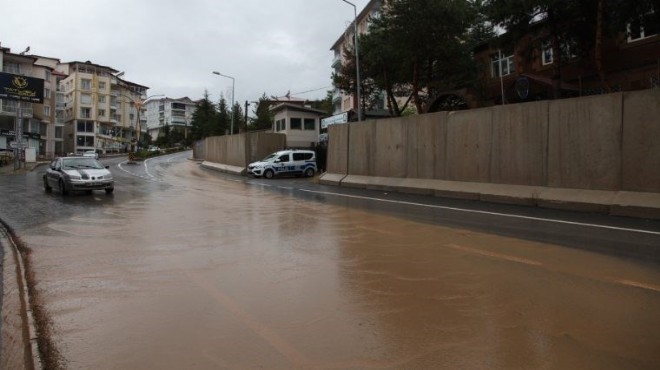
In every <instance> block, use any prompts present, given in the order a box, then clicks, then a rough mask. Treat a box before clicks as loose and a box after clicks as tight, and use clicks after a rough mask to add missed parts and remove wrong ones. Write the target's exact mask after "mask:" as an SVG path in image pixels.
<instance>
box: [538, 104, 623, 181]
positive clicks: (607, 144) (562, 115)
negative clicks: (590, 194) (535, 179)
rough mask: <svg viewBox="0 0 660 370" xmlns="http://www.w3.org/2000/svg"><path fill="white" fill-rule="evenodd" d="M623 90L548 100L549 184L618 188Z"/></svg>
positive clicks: (619, 179)
mask: <svg viewBox="0 0 660 370" xmlns="http://www.w3.org/2000/svg"><path fill="white" fill-rule="evenodd" d="M622 109H623V94H620V93H619V94H609V95H601V96H590V97H583V98H577V99H565V100H556V101H551V102H549V118H550V120H549V140H548V141H549V144H548V145H549V147H548V186H551V187H559V188H575V189H592V190H618V189H619V188H620V186H621V131H622V123H621V117H622V112H623V111H622Z"/></svg>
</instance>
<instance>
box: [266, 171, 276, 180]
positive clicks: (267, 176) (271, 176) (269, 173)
mask: <svg viewBox="0 0 660 370" xmlns="http://www.w3.org/2000/svg"><path fill="white" fill-rule="evenodd" d="M273 176H275V172H273V170H266V171H264V178H267V179H269V180H270V179H272V178H273Z"/></svg>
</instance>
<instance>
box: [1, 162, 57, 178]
mask: <svg viewBox="0 0 660 370" xmlns="http://www.w3.org/2000/svg"><path fill="white" fill-rule="evenodd" d="M48 163H50V162H48V161H40V162H33V163H21V168H18V169H16V170H14V163H9V164H7V165H4V166H0V176H2V175H16V174H20V173H26V172H31V171H34V170H35V169H36V168H37V167H40V166H43V165H46V164H48Z"/></svg>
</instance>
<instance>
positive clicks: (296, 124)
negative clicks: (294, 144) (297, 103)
mask: <svg viewBox="0 0 660 370" xmlns="http://www.w3.org/2000/svg"><path fill="white" fill-rule="evenodd" d="M291 130H302V119H300V118H291Z"/></svg>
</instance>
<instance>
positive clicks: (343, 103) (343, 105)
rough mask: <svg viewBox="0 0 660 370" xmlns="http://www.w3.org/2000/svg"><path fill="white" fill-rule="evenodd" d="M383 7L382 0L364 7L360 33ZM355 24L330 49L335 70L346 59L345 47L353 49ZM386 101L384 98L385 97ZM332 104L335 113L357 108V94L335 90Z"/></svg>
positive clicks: (358, 20) (359, 25) (358, 29)
mask: <svg viewBox="0 0 660 370" xmlns="http://www.w3.org/2000/svg"><path fill="white" fill-rule="evenodd" d="M382 7H383V4H382V0H371V1H369V3H368V4H367V5H366V6H365V7H364V9H363V10H362V11H361V12H360V13H359V14H358V16H357V32H358V34H364V33H367V32H368V31H369V26H370V24H371V20H372V19H375V18H378V17H379V16H380V13H381V9H382ZM354 30H355V26H354V22H351V24H350V25H348V26H347V27H346V30H345V31H344V33H343V34H342V35H341V36H340V37H339V39H338V40H337V41H336V42H335V43H334V44H333V45H332V48H330V50H331V51H332V52H333V53H334V58H333V60H332V69H333V70H334V71H335V72H338V71H339V70H340V68H341V66H342V65H343V64H344V63H345V61H344V53H343V52H344V49H346V48H348V49H351V50H352V49H353V48H354V44H355V31H354ZM358 52H359V44H358ZM383 101H384V99H383ZM332 104H333V106H334V110H333V114H341V113H345V112H350V111H353V112H355V111H356V109H357V96H354V95H347V94H344V93H343V92H342V91H341V90H339V89H336V88H335V90H334V93H333V96H332ZM381 105H382V106H378V107H375V108H376V109H384V104H381Z"/></svg>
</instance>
